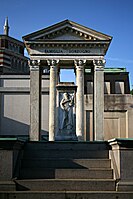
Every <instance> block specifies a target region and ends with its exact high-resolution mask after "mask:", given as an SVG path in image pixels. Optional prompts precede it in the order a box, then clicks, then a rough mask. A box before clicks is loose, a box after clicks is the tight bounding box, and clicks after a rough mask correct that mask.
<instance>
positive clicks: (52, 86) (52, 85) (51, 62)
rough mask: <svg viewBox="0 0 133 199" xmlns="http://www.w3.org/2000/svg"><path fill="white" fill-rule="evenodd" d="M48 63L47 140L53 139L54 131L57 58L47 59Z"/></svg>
mask: <svg viewBox="0 0 133 199" xmlns="http://www.w3.org/2000/svg"><path fill="white" fill-rule="evenodd" d="M48 64H49V65H50V89H49V92H50V94H49V95H50V96H49V141H54V140H55V131H56V82H57V66H56V65H57V60H48Z"/></svg>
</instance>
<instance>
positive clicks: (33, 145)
mask: <svg viewBox="0 0 133 199" xmlns="http://www.w3.org/2000/svg"><path fill="white" fill-rule="evenodd" d="M109 148H110V147H109V145H108V143H107V142H103V141H95V142H59V141H58V142H28V143H27V144H26V146H25V150H40V149H41V150H75V151H77V150H80V151H82V150H83V151H84V150H86V151H92V150H94V151H100V150H109Z"/></svg>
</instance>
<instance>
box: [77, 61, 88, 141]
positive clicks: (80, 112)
mask: <svg viewBox="0 0 133 199" xmlns="http://www.w3.org/2000/svg"><path fill="white" fill-rule="evenodd" d="M85 62H86V61H85V60H75V66H76V84H77V93H76V135H77V137H78V141H83V140H84V64H85Z"/></svg>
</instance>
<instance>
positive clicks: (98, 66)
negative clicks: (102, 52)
mask: <svg viewBox="0 0 133 199" xmlns="http://www.w3.org/2000/svg"><path fill="white" fill-rule="evenodd" d="M105 63H106V61H105V59H98V60H96V59H94V60H93V65H94V70H95V71H96V70H104V66H105Z"/></svg>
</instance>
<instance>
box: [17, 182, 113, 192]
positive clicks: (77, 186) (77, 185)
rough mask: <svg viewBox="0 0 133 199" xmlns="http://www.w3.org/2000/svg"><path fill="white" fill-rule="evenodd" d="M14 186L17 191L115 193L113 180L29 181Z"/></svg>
mask: <svg viewBox="0 0 133 199" xmlns="http://www.w3.org/2000/svg"><path fill="white" fill-rule="evenodd" d="M16 185H17V186H16V187H17V188H16V189H17V190H18V191H21V190H32V191H64V190H66V191H115V180H113V179H103V180H102V179H42V180H41V179H36V180H35V179H33V180H32V179H29V180H16Z"/></svg>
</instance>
